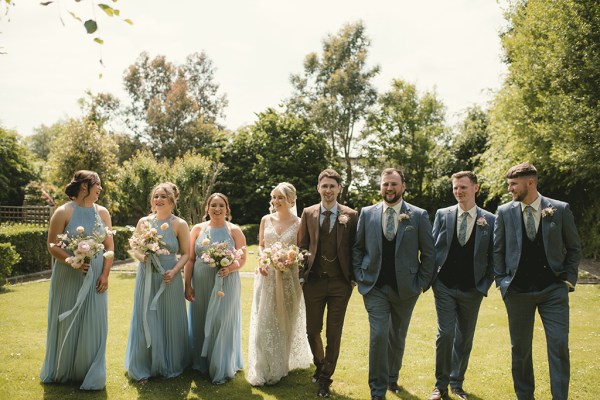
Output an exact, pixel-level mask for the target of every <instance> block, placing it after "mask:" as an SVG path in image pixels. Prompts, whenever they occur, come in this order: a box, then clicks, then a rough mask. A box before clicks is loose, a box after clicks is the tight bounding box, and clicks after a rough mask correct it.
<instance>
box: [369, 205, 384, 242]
mask: <svg viewBox="0 0 600 400" xmlns="http://www.w3.org/2000/svg"><path fill="white" fill-rule="evenodd" d="M382 218H383V203H379V204H376V205H375V207H373V213H372V214H371V225H372V226H373V227H375V232H374V234H375V240H376V242H377V247H378V248H379V252H380V253H381V248H382V245H383V243H382V240H383V228H382V225H381V221H382Z"/></svg>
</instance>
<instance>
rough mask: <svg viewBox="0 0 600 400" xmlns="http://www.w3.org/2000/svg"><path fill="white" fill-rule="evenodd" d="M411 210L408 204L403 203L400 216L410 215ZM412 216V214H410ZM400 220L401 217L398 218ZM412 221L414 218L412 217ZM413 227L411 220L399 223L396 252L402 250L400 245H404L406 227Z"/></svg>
mask: <svg viewBox="0 0 600 400" xmlns="http://www.w3.org/2000/svg"><path fill="white" fill-rule="evenodd" d="M409 210H410V208H409V207H408V203H406V202H405V201H402V207H401V208H400V214H402V213H405V214H408V212H409ZM409 215H410V214H409ZM398 218H399V216H398ZM411 219H412V216H411ZM408 225H411V220H410V219H409V220H408V221H398V230H397V231H396V251H398V249H399V248H400V243H402V237H403V236H404V231H405V230H406V227H407V226H408Z"/></svg>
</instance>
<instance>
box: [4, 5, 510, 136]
mask: <svg viewBox="0 0 600 400" xmlns="http://www.w3.org/2000/svg"><path fill="white" fill-rule="evenodd" d="M15 1H16V3H17V4H16V6H14V7H12V8H11V9H10V11H9V17H10V21H7V19H6V18H5V17H4V16H3V17H2V19H1V20H0V32H1V33H0V46H1V47H2V49H1V50H2V51H4V52H6V53H7V54H4V55H0V123H1V124H2V125H3V126H4V127H5V128H11V129H16V130H17V131H18V132H19V133H20V134H22V135H26V134H29V133H31V132H32V130H33V128H36V127H38V126H40V125H41V124H45V125H50V124H52V123H54V122H57V121H58V120H59V119H61V118H64V117H67V116H69V117H77V116H79V115H80V110H79V106H78V104H77V99H78V98H80V97H82V96H83V94H84V91H85V90H86V89H90V90H92V91H93V92H110V93H113V94H115V95H117V96H118V97H120V98H125V93H124V91H123V88H122V77H123V73H124V71H125V69H126V68H127V66H129V65H131V64H133V63H134V62H135V60H136V58H137V57H138V55H139V54H140V53H141V52H142V51H147V52H148V53H149V54H150V56H151V57H154V56H156V55H159V54H160V55H165V56H166V57H167V59H168V60H169V61H172V62H175V63H180V62H183V60H184V59H185V57H186V56H187V55H189V54H191V53H193V52H199V51H202V50H204V51H205V52H206V53H207V55H208V57H209V58H210V59H211V60H212V61H213V63H214V66H215V67H216V76H215V80H216V82H217V83H218V84H219V85H220V89H221V92H222V93H225V94H226V95H227V98H228V100H229V106H228V107H227V109H226V110H225V113H226V116H227V117H226V120H225V121H223V122H224V123H225V125H226V126H227V128H229V129H236V128H238V127H240V126H241V125H244V124H250V123H252V122H254V121H255V114H256V113H258V112H261V111H264V110H265V109H266V108H267V107H276V106H277V105H278V104H279V103H280V102H281V100H282V99H284V98H286V97H288V96H289V95H290V94H291V92H292V87H291V85H290V83H289V76H290V74H292V73H299V72H301V71H302V63H303V60H304V57H305V56H306V54H308V53H310V52H317V53H319V54H320V52H321V44H322V39H323V38H325V37H326V35H327V34H335V33H336V32H337V31H338V30H339V29H340V28H341V26H342V25H343V24H344V23H347V22H354V21H357V20H362V21H363V22H364V24H365V26H366V29H367V35H368V36H369V37H370V38H371V41H372V44H371V48H370V53H369V59H368V61H369V63H370V64H371V65H374V64H378V65H379V66H380V67H381V72H380V74H379V75H378V77H377V78H376V79H375V80H374V83H375V85H376V86H377V88H378V89H379V91H380V92H383V91H387V90H388V89H389V88H390V83H391V81H392V80H393V79H403V80H407V81H409V82H411V83H414V84H416V85H417V89H418V90H420V91H425V90H432V89H435V90H436V92H437V94H438V97H439V98H440V99H441V100H442V101H443V102H444V104H445V105H446V107H447V112H448V113H447V116H448V120H449V121H450V122H453V121H454V122H455V121H457V120H458V119H459V118H460V116H461V115H462V113H463V112H464V110H465V109H466V108H467V107H469V106H471V105H473V104H475V103H477V104H481V105H484V106H485V104H486V102H487V101H489V100H490V99H491V98H492V95H493V93H494V92H495V91H496V90H498V89H499V88H500V85H501V83H502V79H503V75H504V73H505V71H506V67H505V65H503V64H502V62H501V56H502V52H501V47H500V41H499V36H498V33H499V32H500V31H501V29H502V28H503V26H504V25H505V21H504V19H503V16H502V9H501V5H499V4H498V2H497V0H381V1H379V0H373V1H371V2H366V1H364V0H319V1H316V0H303V1H286V0H262V1H255V0H237V1H232V0H219V1H214V0H213V1H205V0H187V1H184V0H169V1H157V0H121V1H118V2H117V3H114V4H115V5H116V6H117V7H118V8H120V10H121V16H122V17H123V18H131V19H132V20H133V21H134V25H133V26H130V25H127V24H126V23H124V22H122V21H119V20H118V19H115V18H106V17H105V16H104V15H103V12H102V11H101V10H100V9H97V10H95V11H94V12H95V13H96V15H97V17H98V21H99V27H100V29H99V32H98V35H99V36H100V37H101V38H102V39H104V41H105V43H104V45H103V46H100V45H97V44H96V43H94V42H92V40H91V37H90V36H89V35H87V34H85V31H84V29H83V27H82V26H81V24H80V23H78V22H77V21H75V20H74V19H73V18H71V16H70V15H69V14H68V12H67V11H68V10H74V11H76V12H78V13H79V15H81V16H82V17H84V19H86V18H85V17H89V15H91V14H90V12H91V11H90V9H91V7H90V4H89V1H82V2H81V3H75V2H74V0H61V1H60V3H59V4H58V5H57V4H56V3H55V4H51V5H49V6H47V7H44V6H41V5H39V1H32V0H15ZM106 2H107V3H109V4H113V3H112V1H108V0H107V1H106ZM82 3H84V4H82ZM60 16H62V19H63V20H64V23H65V25H64V26H63V24H62V23H61V20H60ZM100 58H102V59H103V60H104V65H105V67H104V68H103V67H101V66H100V65H99V63H98V60H99V59H100ZM100 73H102V75H103V78H102V79H98V75H99V74H100Z"/></svg>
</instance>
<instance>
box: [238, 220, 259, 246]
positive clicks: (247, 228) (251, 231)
mask: <svg viewBox="0 0 600 400" xmlns="http://www.w3.org/2000/svg"><path fill="white" fill-rule="evenodd" d="M240 229H241V230H242V232H244V236H246V244H248V245H249V246H250V245H253V244H258V231H259V229H260V225H258V224H248V225H240Z"/></svg>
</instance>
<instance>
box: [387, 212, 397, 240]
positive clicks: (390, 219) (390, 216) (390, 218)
mask: <svg viewBox="0 0 600 400" xmlns="http://www.w3.org/2000/svg"><path fill="white" fill-rule="evenodd" d="M386 214H387V215H386V218H385V237H386V238H387V240H390V241H391V240H394V236H396V232H395V230H396V229H395V228H396V227H395V226H394V215H395V214H396V212H395V211H394V209H393V208H391V207H389V208H388V209H387V211H386Z"/></svg>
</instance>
